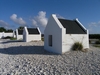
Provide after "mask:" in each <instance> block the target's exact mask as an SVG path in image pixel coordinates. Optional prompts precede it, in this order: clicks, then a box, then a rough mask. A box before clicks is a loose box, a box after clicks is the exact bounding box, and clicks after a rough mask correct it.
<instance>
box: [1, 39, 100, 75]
mask: <svg viewBox="0 0 100 75" xmlns="http://www.w3.org/2000/svg"><path fill="white" fill-rule="evenodd" d="M43 45H44V43H43V42H42V41H39V42H29V43H25V42H18V41H9V40H0V75H100V48H96V47H93V46H90V49H89V50H88V52H86V53H85V52H80V51H69V52H66V53H65V54H63V55H57V54H54V53H50V52H47V51H45V50H44V48H43Z"/></svg>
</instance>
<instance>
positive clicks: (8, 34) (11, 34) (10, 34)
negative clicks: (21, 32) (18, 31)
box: [4, 32, 13, 37]
mask: <svg viewBox="0 0 100 75" xmlns="http://www.w3.org/2000/svg"><path fill="white" fill-rule="evenodd" d="M7 36H10V37H13V32H12V33H4V37H7Z"/></svg>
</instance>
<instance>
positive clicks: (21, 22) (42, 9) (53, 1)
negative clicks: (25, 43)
mask: <svg viewBox="0 0 100 75" xmlns="http://www.w3.org/2000/svg"><path fill="white" fill-rule="evenodd" d="M51 14H56V15H57V16H58V17H60V18H66V19H70V20H73V19H75V18H78V19H79V21H80V22H81V23H82V24H83V25H84V26H85V27H86V28H87V29H89V32H90V33H96V34H98V33H100V0H0V27H2V26H3V27H5V28H12V29H16V28H18V27H19V26H28V27H37V26H38V27H39V28H40V29H41V31H42V32H43V30H44V28H45V26H46V23H47V21H48V19H49V17H50V15H51Z"/></svg>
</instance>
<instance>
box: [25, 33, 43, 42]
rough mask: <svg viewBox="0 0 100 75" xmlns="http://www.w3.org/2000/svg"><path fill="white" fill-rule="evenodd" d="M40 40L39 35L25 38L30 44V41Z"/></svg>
mask: <svg viewBox="0 0 100 75" xmlns="http://www.w3.org/2000/svg"><path fill="white" fill-rule="evenodd" d="M39 40H41V35H40V34H39V35H38V34H37V35H28V36H27V39H26V42H30V41H39Z"/></svg>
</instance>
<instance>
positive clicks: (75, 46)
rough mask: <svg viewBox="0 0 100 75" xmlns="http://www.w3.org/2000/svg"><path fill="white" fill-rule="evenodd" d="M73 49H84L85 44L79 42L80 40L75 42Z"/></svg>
mask: <svg viewBox="0 0 100 75" xmlns="http://www.w3.org/2000/svg"><path fill="white" fill-rule="evenodd" d="M72 49H73V50H76V51H77V50H83V45H82V43H79V42H75V43H74V44H73V46H72Z"/></svg>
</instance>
